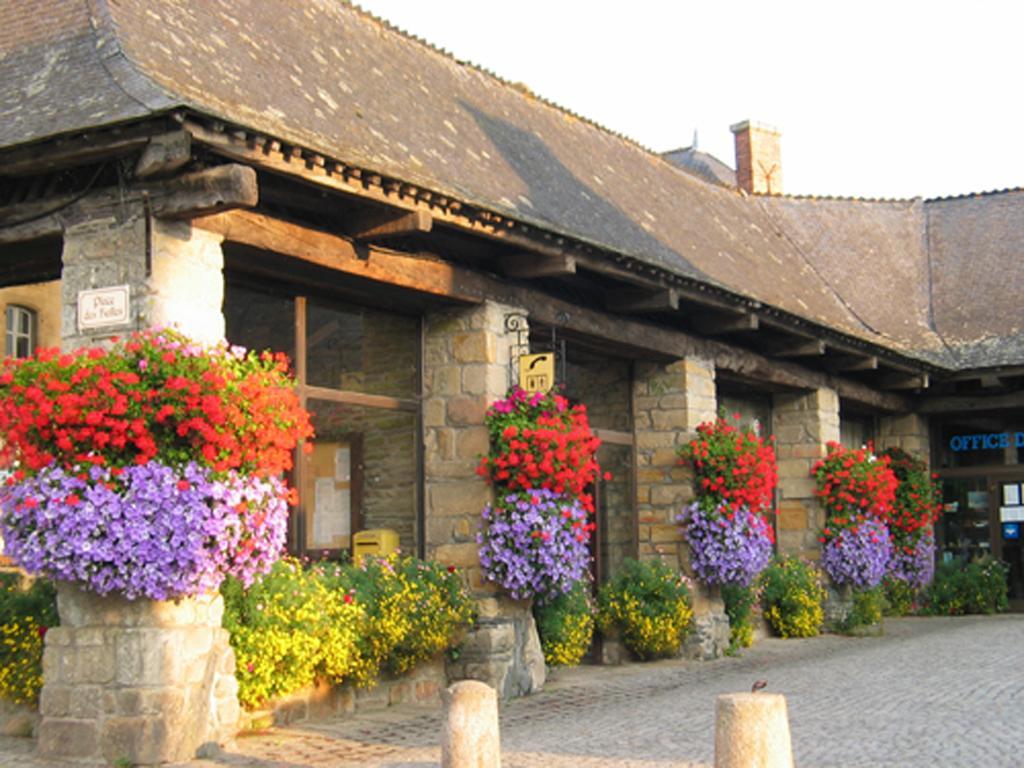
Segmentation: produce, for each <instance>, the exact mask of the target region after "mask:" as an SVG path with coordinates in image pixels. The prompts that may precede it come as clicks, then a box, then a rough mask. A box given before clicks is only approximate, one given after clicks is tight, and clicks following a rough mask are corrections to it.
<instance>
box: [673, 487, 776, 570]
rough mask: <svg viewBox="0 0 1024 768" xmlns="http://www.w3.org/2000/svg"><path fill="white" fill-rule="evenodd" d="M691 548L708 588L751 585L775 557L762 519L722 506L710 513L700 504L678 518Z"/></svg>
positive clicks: (693, 564) (692, 559)
mask: <svg viewBox="0 0 1024 768" xmlns="http://www.w3.org/2000/svg"><path fill="white" fill-rule="evenodd" d="M677 519H678V520H679V522H681V523H682V524H683V529H684V531H685V535H686V540H687V541H688V542H689V544H690V565H691V567H692V568H693V572H694V574H696V576H697V578H698V579H700V580H701V581H703V582H704V583H705V584H738V585H741V586H746V585H748V584H750V583H751V582H752V581H753V580H754V579H755V578H756V577H757V574H759V573H760V572H761V571H763V570H764V569H765V567H766V566H767V565H768V562H769V561H770V560H771V557H772V537H771V532H770V527H769V525H768V522H767V521H766V520H765V519H764V517H763V516H762V515H759V514H756V513H754V512H751V511H750V510H749V509H747V508H745V507H740V508H739V509H733V508H731V507H729V506H727V505H726V504H722V505H721V506H719V507H718V508H717V509H715V510H713V511H711V512H709V511H707V510H705V509H704V508H703V507H702V506H701V504H700V502H695V503H693V504H691V505H690V506H688V507H687V508H686V509H684V510H683V512H682V514H680V515H679V517H678V518H677Z"/></svg>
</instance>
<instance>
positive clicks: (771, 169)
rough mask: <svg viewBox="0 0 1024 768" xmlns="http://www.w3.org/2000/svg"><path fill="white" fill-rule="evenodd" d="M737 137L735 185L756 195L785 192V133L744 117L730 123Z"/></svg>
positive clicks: (730, 128)
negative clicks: (782, 137) (783, 175)
mask: <svg viewBox="0 0 1024 768" xmlns="http://www.w3.org/2000/svg"><path fill="white" fill-rule="evenodd" d="M729 130H731V131H732V132H733V135H734V136H735V139H736V185H737V186H738V187H739V188H740V189H742V190H743V191H744V192H746V193H748V194H753V195H781V194H782V152H781V149H780V141H779V139H780V138H781V136H782V134H781V133H780V132H779V130H778V128H773V127H772V126H770V125H765V124H764V123H755V122H753V121H752V120H744V121H743V122H742V123H736V125H732V126H730V127H729Z"/></svg>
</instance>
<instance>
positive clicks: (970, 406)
mask: <svg viewBox="0 0 1024 768" xmlns="http://www.w3.org/2000/svg"><path fill="white" fill-rule="evenodd" d="M1009 408H1024V392H1011V393H1010V394H1006V395H994V396H993V395H988V396H981V395H959V396H958V395H951V396H949V397H933V398H926V399H922V400H921V401H920V404H919V406H918V407H917V409H916V410H917V411H918V413H957V412H960V411H963V412H970V411H995V410H1006V409H1009Z"/></svg>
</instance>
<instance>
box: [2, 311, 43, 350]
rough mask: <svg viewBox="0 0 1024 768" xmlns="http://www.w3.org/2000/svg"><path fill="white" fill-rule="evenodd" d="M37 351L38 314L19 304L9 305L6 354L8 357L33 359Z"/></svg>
mask: <svg viewBox="0 0 1024 768" xmlns="http://www.w3.org/2000/svg"><path fill="white" fill-rule="evenodd" d="M35 351H36V313H35V310H32V309H29V308H28V307H22V306H20V305H18V304H8V305H7V339H6V342H5V344H4V354H5V355H7V356H8V357H31V355H32V353H34V352H35Z"/></svg>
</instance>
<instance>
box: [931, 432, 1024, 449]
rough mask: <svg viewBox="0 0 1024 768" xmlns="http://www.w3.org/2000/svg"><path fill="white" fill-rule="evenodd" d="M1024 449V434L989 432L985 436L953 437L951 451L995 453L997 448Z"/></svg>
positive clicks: (950, 441) (950, 445) (950, 440)
mask: <svg viewBox="0 0 1024 768" xmlns="http://www.w3.org/2000/svg"><path fill="white" fill-rule="evenodd" d="M1011 445H1012V446H1013V447H1015V448H1024V432H988V433H987V434H983V435H953V436H952V437H951V438H949V447H950V449H952V450H954V451H957V452H960V451H993V450H995V449H996V448H1009V447H1010V446H1011Z"/></svg>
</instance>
